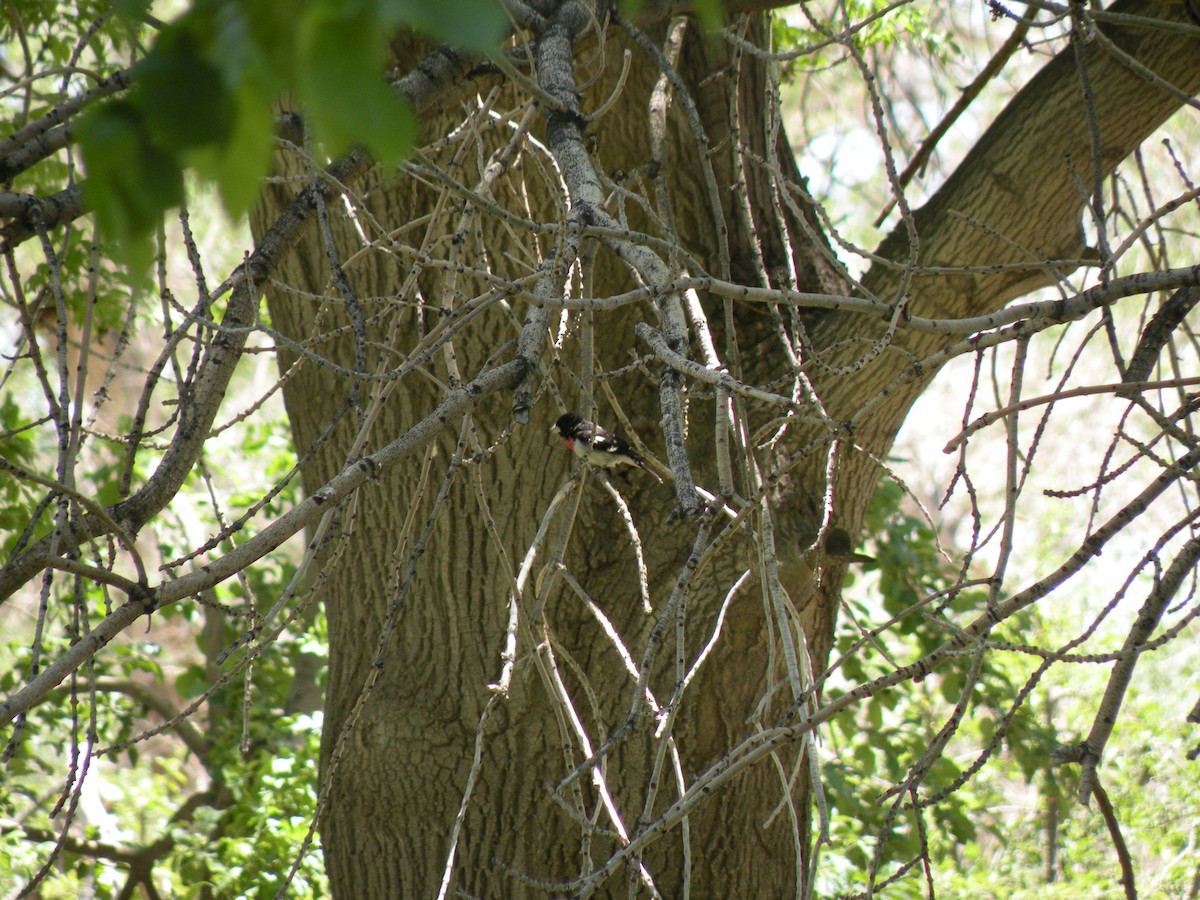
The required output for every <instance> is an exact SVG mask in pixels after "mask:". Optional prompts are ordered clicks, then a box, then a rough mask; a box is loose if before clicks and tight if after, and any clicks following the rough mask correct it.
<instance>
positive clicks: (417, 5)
mask: <svg viewBox="0 0 1200 900" xmlns="http://www.w3.org/2000/svg"><path fill="white" fill-rule="evenodd" d="M709 2H717V3H719V0H709ZM380 18H381V20H382V23H384V24H387V25H391V26H398V25H406V26H408V27H409V28H413V29H416V30H417V31H421V32H424V33H425V34H428V35H430V36H431V37H434V38H437V39H438V40H442V41H445V42H446V43H448V44H453V45H454V46H456V47H461V48H463V49H465V50H475V51H478V52H480V53H484V52H487V51H489V50H494V49H496V47H497V46H498V45H499V43H500V41H501V39H502V38H503V37H504V33H505V31H506V30H507V29H508V19H507V18H506V17H505V15H504V12H503V10H501V8H500V4H499V3H495V2H493V0H444V2H441V3H436V4H434V3H429V2H428V0H382V2H381V4H380Z"/></svg>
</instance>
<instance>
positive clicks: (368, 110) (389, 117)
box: [298, 5, 416, 162]
mask: <svg viewBox="0 0 1200 900" xmlns="http://www.w3.org/2000/svg"><path fill="white" fill-rule="evenodd" d="M383 34H384V33H383V31H382V30H381V29H380V27H379V23H378V22H377V21H376V20H375V19H374V18H372V17H370V16H368V15H365V14H363V13H361V12H353V11H348V10H342V9H336V8H332V7H330V6H329V5H321V6H315V7H313V8H312V9H309V10H308V12H307V13H306V14H305V16H304V19H303V21H302V22H301V25H300V61H299V71H298V82H299V84H298V88H299V92H300V96H301V99H302V101H303V103H304V106H305V109H306V110H307V111H308V112H309V114H310V116H311V119H312V124H313V130H314V132H315V134H316V137H317V140H318V141H320V142H321V143H323V144H325V145H326V149H327V150H328V151H329V152H330V153H335V154H336V153H341V152H342V151H344V150H347V149H349V148H350V147H351V146H353V145H355V144H361V145H363V146H365V147H366V148H367V149H368V150H369V151H370V152H371V154H372V155H373V156H374V157H375V158H376V159H378V160H379V161H380V162H397V161H399V160H400V159H402V158H403V157H404V156H405V154H407V153H408V151H409V149H410V148H411V147H412V142H413V139H414V138H415V136H416V121H415V119H414V118H413V114H412V111H411V110H409V108H408V106H407V104H405V103H404V101H403V100H401V99H400V97H399V96H398V95H397V94H395V93H393V92H392V91H391V90H390V89H389V88H388V86H387V85H386V83H385V82H384V79H383V74H382V73H383V59H384V50H385V45H384V37H383Z"/></svg>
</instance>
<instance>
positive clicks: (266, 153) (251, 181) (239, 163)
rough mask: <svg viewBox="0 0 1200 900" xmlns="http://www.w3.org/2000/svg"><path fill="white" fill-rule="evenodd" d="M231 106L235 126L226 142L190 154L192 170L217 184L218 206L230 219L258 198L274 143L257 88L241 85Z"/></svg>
mask: <svg viewBox="0 0 1200 900" xmlns="http://www.w3.org/2000/svg"><path fill="white" fill-rule="evenodd" d="M234 106H235V109H236V115H235V123H234V126H233V130H232V132H231V133H230V134H229V138H228V140H227V141H226V142H225V143H223V144H221V145H220V146H219V147H207V148H204V149H202V150H198V151H195V152H194V153H193V154H192V161H193V164H194V165H195V167H196V171H197V172H198V173H199V174H200V175H201V176H203V177H206V178H211V179H212V180H213V181H215V182H216V183H217V189H218V190H219V191H220V192H221V203H222V205H223V206H224V207H225V212H226V213H227V214H228V215H229V216H230V217H231V218H237V217H238V216H240V215H242V213H244V212H246V211H247V210H248V209H249V208H250V206H251V204H253V203H254V200H255V198H256V197H257V196H258V191H259V187H260V185H261V182H262V177H263V175H265V174H266V172H267V170H268V168H269V166H270V162H271V150H272V148H273V147H274V140H275V132H274V121H273V119H272V117H271V114H270V110H271V99H270V96H269V95H268V94H266V93H265V92H264V91H262V90H260V89H259V87H258V85H256V84H254V83H252V81H247V82H246V83H244V84H243V85H241V87H240V88H239V89H238V90H237V92H236V93H235V94H234Z"/></svg>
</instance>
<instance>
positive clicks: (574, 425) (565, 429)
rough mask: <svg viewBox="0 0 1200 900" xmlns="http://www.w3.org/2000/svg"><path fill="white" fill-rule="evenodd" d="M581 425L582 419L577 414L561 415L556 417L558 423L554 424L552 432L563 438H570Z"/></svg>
mask: <svg viewBox="0 0 1200 900" xmlns="http://www.w3.org/2000/svg"><path fill="white" fill-rule="evenodd" d="M582 423H583V417H582V416H580V415H579V414H577V413H573V412H569V413H563V414H562V415H561V416H559V417H558V421H557V422H555V423H554V427H553V428H552V429H551V430H552V431H557V432H558V433H559V434H561V435H562V436H563V437H570V436H571V435H573V434H575V432H576V431H578V430H579V426H580V425H581V424H582Z"/></svg>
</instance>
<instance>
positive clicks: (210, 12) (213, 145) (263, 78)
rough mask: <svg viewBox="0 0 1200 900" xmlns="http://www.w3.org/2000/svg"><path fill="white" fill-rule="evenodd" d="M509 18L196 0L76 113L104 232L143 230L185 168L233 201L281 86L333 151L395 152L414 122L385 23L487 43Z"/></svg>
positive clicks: (251, 192)
mask: <svg viewBox="0 0 1200 900" xmlns="http://www.w3.org/2000/svg"><path fill="white" fill-rule="evenodd" d="M148 5H149V4H148V2H147V0H123V2H121V3H119V4H118V9H119V10H120V11H121V12H122V13H123V14H124V15H125V16H126V17H129V18H133V19H145V17H146V14H147V8H148ZM505 27H506V21H505V18H504V16H503V13H502V12H501V9H500V7H499V6H498V5H497V4H496V3H494V2H492V0H444V2H439V3H438V4H437V6H436V7H435V6H434V5H433V4H432V3H429V2H425V0H310V2H307V3H297V4H285V3H277V2H273V0H199V2H196V3H194V4H193V5H192V6H191V7H190V8H189V9H188V10H187V11H186V12H185V13H184V14H183V15H182V16H180V17H179V18H178V19H176V20H175V21H173V22H171V23H170V24H167V25H165V26H163V27H161V29H160V30H159V31H158V34H157V37H156V38H155V40H154V42H153V46H152V47H151V48H150V50H149V52H148V53H147V54H146V55H145V57H144V58H143V59H142V60H141V61H140V62H138V63H137V64H136V65H135V66H134V67H133V73H132V75H133V81H134V87H133V90H132V91H131V92H130V93H129V94H128V96H125V97H122V98H120V99H117V100H115V101H113V102H109V103H106V104H103V105H102V106H100V107H98V108H96V109H94V110H92V111H91V112H90V113H89V114H88V115H87V116H86V117H85V119H84V120H83V121H82V122H81V123H80V127H79V137H80V140H81V143H82V145H83V151H84V158H85V160H86V163H87V169H88V176H89V177H88V181H87V183H86V186H85V190H86V193H87V196H88V198H89V200H90V203H91V205H92V208H94V209H95V210H96V211H97V215H98V217H99V220H100V223H101V225H102V227H103V228H104V229H105V231H106V232H107V233H109V234H110V235H112V236H114V237H116V238H118V239H123V240H126V241H128V240H131V239H132V240H144V239H145V237H146V236H147V235H149V234H150V232H151V230H152V229H153V228H154V227H155V225H156V223H157V222H158V219H159V217H160V216H161V214H162V213H163V212H164V211H165V210H167V209H169V208H171V207H173V206H177V205H179V204H181V203H182V202H183V199H184V172H185V170H187V169H193V170H195V171H196V172H197V173H198V174H199V175H200V176H201V177H202V178H205V179H208V180H211V181H212V182H213V183H215V184H216V186H217V188H218V190H219V192H220V195H221V198H222V201H223V203H224V205H225V208H226V210H227V212H228V213H229V214H230V215H232V216H237V215H240V214H241V213H243V212H245V211H246V210H247V209H248V208H249V206H250V204H251V203H252V202H253V200H254V198H255V195H256V193H257V190H258V184H259V180H260V179H261V178H262V176H263V175H265V174H266V172H267V167H268V163H269V160H270V153H271V149H272V147H273V140H274V134H275V120H274V105H275V103H276V101H277V100H278V99H279V98H280V97H282V96H284V95H287V96H291V97H293V98H294V99H295V100H296V101H298V103H299V105H300V108H301V109H302V110H303V112H304V115H305V117H306V120H307V122H308V123H309V124H310V126H311V129H312V135H313V138H314V140H315V141H316V142H317V143H318V144H320V145H321V146H323V147H324V149H325V150H326V151H327V152H328V153H330V154H337V153H340V152H342V151H344V150H346V149H347V148H349V147H350V146H352V145H358V146H362V147H364V148H365V149H367V150H368V151H369V152H370V153H371V154H373V155H374V156H375V158H376V159H378V160H380V161H382V162H394V161H397V160H399V159H400V158H402V157H403V156H404V155H405V154H406V153H407V152H408V150H409V148H410V146H411V144H412V141H413V138H414V136H415V133H416V124H415V120H414V117H413V113H412V110H410V109H409V108H408V106H407V105H406V104H405V103H404V101H403V100H402V99H401V98H400V96H399V95H398V94H397V93H395V92H394V91H393V90H392V89H391V88H390V87H389V86H388V84H387V80H386V78H385V69H386V65H387V51H388V45H387V41H388V37H389V36H390V35H392V34H394V33H395V32H396V31H397V30H399V29H402V28H411V29H415V30H418V31H421V32H423V33H425V34H428V35H429V36H431V37H433V38H434V39H436V40H439V41H445V42H448V43H451V44H454V45H456V46H459V47H462V48H464V49H466V50H470V51H484V50H487V49H489V48H491V47H494V46H495V45H496V43H497V42H498V41H499V39H500V38H501V37H502V36H503V33H504V29H505Z"/></svg>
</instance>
